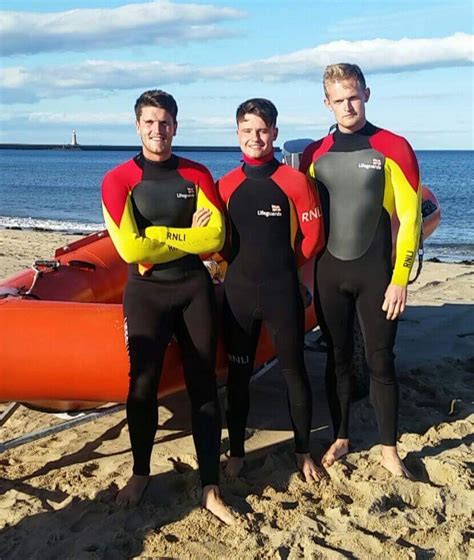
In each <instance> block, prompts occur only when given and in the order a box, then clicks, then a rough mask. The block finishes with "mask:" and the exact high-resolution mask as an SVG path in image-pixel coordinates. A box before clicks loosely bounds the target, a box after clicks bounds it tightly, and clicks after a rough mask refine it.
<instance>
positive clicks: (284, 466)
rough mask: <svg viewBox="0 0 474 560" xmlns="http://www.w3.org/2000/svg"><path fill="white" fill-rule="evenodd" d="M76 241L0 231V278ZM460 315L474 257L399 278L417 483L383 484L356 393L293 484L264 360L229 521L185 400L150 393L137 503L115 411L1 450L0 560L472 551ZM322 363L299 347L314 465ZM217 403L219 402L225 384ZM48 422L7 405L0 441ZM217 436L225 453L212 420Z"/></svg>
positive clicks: (472, 442) (467, 326) (472, 339)
mask: <svg viewBox="0 0 474 560" xmlns="http://www.w3.org/2000/svg"><path fill="white" fill-rule="evenodd" d="M76 238H77V236H70V235H64V234H60V233H47V232H27V231H19V230H0V276H1V277H7V276H9V275H11V274H13V273H15V272H17V271H20V270H21V269H22V268H25V267H27V266H30V265H31V263H32V262H33V261H34V260H35V259H37V258H48V257H51V256H52V254H53V250H54V249H55V248H56V247H59V246H61V245H64V244H67V243H70V242H71V241H72V240H74V239H76ZM473 311H474V266H472V265H469V264H444V263H431V262H428V263H425V265H424V269H423V272H422V275H421V277H420V279H419V280H418V281H417V282H416V283H415V284H413V285H412V286H411V287H410V296H409V307H408V309H407V311H406V313H405V314H404V316H403V320H402V321H401V322H400V325H399V334H398V339H397V346H396V354H397V370H398V376H399V381H400V395H401V398H400V434H401V435H400V439H399V441H400V450H401V453H402V456H403V457H404V458H405V461H406V464H407V466H408V467H409V468H410V470H411V471H412V472H413V474H414V475H415V476H416V477H417V481H415V482H412V481H409V480H406V479H396V478H393V477H391V476H390V475H389V473H388V472H387V471H385V470H384V469H383V468H382V467H381V466H380V464H379V455H380V447H379V445H378V444H377V441H378V436H377V428H376V423H375V417H374V413H373V410H372V407H371V404H370V401H369V398H368V397H366V398H364V399H362V400H359V401H358V402H356V403H355V404H354V405H353V408H352V420H351V431H352V434H353V439H352V443H353V450H352V451H351V453H350V454H349V455H348V456H347V457H346V458H345V459H344V460H343V461H341V462H340V463H338V464H336V465H335V466H334V467H332V468H331V469H329V471H328V475H329V476H328V478H327V479H326V480H324V481H322V482H320V483H314V484H306V483H304V482H303V481H302V480H301V478H300V477H299V475H298V473H297V471H296V468H295V464H294V454H293V451H292V449H293V447H292V433H291V431H290V430H289V429H288V428H289V426H290V422H289V417H288V412H287V403H286V391H285V385H284V382H283V380H282V378H281V376H280V373H279V372H278V368H277V367H275V368H273V369H272V370H270V371H269V372H267V373H266V374H264V375H262V376H260V377H259V378H258V379H257V380H256V381H254V382H253V384H252V389H251V391H252V402H251V412H250V417H249V423H248V428H249V429H248V434H247V435H248V438H247V450H248V454H247V462H246V466H245V469H244V472H243V475H242V476H241V478H240V479H239V480H238V481H234V482H229V481H226V480H225V478H224V476H223V477H222V491H223V494H224V497H225V499H226V500H227V501H228V503H229V504H231V505H232V507H233V508H234V509H235V510H236V511H237V512H238V513H239V521H238V523H237V524H236V525H235V526H233V527H225V526H223V525H222V524H221V523H219V522H218V521H217V520H216V519H215V518H213V516H212V515H210V514H209V513H207V512H206V511H203V510H202V509H201V508H200V507H199V481H198V476H197V471H196V458H195V454H194V447H193V443H192V439H191V436H190V414H189V405H188V400H187V396H186V395H185V394H179V395H175V396H172V397H169V398H166V399H164V400H163V401H162V402H161V403H160V411H159V415H160V427H159V430H158V433H157V436H156V444H155V448H154V453H153V457H152V474H153V476H152V480H151V483H150V485H149V487H148V489H147V492H146V495H145V497H144V499H143V500H142V503H141V504H140V506H139V507H137V508H135V509H132V510H120V509H118V508H117V507H116V505H115V503H114V499H115V496H116V493H117V488H120V487H122V486H123V484H124V483H125V482H126V480H127V479H128V476H129V474H130V471H131V453H130V445H129V440H128V432H127V427H126V420H125V413H124V411H123V410H122V411H119V412H117V413H115V414H113V415H110V416H106V417H103V418H101V419H99V420H96V421H94V422H92V423H89V424H85V425H81V426H79V427H76V428H74V429H71V430H69V431H65V432H62V433H59V434H56V435H53V436H50V437H48V438H45V439H42V440H39V441H37V442H34V443H29V444H27V445H24V446H22V447H19V448H15V449H12V450H9V451H6V452H4V453H3V454H1V455H0V476H1V478H0V560H7V559H8V560H10V559H22V560H23V559H42V560H43V559H55V558H58V559H65V558H72V559H83V558H84V559H85V558H91V559H122V558H123V559H125V558H179V559H188V558H189V559H199V560H201V559H233V560H237V559H239V560H241V559H262V560H263V559H269V560H270V559H288V560H294V559H299V558H304V559H328V560H329V559H330V560H333V559H343V558H357V559H359V558H360V559H378V558H386V559H390V560H393V559H400V560H401V559H407V560H408V559H431V558H434V559H439V560H450V559H452V560H458V559H468V558H472V557H473V556H472V549H471V547H472V538H473V536H474V525H473V523H472V513H473V510H474V492H473V485H474V480H473V476H472V472H471V471H472V466H473V457H474V455H473V447H474V429H473V428H474V405H473V402H472V401H473V399H472V396H473V392H472V387H473V383H472V382H473V376H474V312H473ZM311 336H313V335H311ZM19 343H20V341H19ZM25 347H26V344H25ZM324 361H325V357H324V355H323V354H321V353H318V352H307V353H306V363H307V367H308V371H309V374H310V377H311V381H312V385H313V392H314V415H313V430H312V438H311V442H312V453H313V455H314V456H315V457H316V458H317V459H320V457H321V455H322V453H323V452H324V450H325V449H326V447H327V445H328V443H329V442H330V439H331V436H332V432H331V429H330V422H329V416H328V411H327V405H326V397H325V393H324ZM220 398H221V404H222V405H223V391H220ZM5 407H6V404H0V411H2V410H4V409H5ZM59 421H60V419H58V418H57V416H54V415H48V414H44V413H39V412H35V411H32V410H29V409H27V408H25V407H21V408H20V409H19V410H18V411H17V412H16V413H15V414H14V416H13V417H12V418H10V419H9V420H8V421H7V422H6V423H5V425H4V426H3V427H0V441H6V440H9V439H11V438H14V437H17V436H19V435H21V434H23V433H25V431H30V430H34V429H37V428H39V427H44V426H49V425H53V424H54V423H57V422H59ZM222 438H223V444H222V453H223V454H222V461H223V462H224V460H225V456H224V453H225V451H226V450H227V447H228V440H227V430H226V429H225V428H224V430H223V434H222ZM470 554H471V556H470Z"/></svg>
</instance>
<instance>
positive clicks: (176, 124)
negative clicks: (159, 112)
mask: <svg viewBox="0 0 474 560" xmlns="http://www.w3.org/2000/svg"><path fill="white" fill-rule="evenodd" d="M177 132H178V121H174V131H173V136H176V133H177Z"/></svg>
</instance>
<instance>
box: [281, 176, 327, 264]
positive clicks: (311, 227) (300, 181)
mask: <svg viewBox="0 0 474 560" xmlns="http://www.w3.org/2000/svg"><path fill="white" fill-rule="evenodd" d="M272 178H273V179H274V180H275V181H276V183H277V184H278V185H279V187H280V188H281V189H282V190H283V191H284V192H285V194H286V196H287V197H288V198H289V200H290V201H291V203H292V206H293V209H294V211H293V212H292V213H291V230H292V233H291V239H292V245H293V250H294V251H295V254H296V264H297V266H298V267H300V266H302V265H303V264H304V263H305V262H306V261H308V260H309V259H310V258H311V257H313V256H314V255H315V254H316V253H318V252H319V251H321V249H322V248H323V245H324V228H323V224H322V212H321V204H320V202H319V195H318V192H317V190H316V187H315V186H313V185H312V184H311V181H310V180H309V179H308V177H306V176H305V175H303V173H300V172H298V171H296V170H294V169H292V168H290V167H288V166H286V165H282V166H280V167H279V168H278V170H277V171H276V173H275V174H274V175H273V177H272Z"/></svg>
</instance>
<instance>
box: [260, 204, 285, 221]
mask: <svg viewBox="0 0 474 560" xmlns="http://www.w3.org/2000/svg"><path fill="white" fill-rule="evenodd" d="M281 215H282V213H281V207H280V206H279V205H278V204H272V205H271V209H270V210H257V216H265V218H271V217H273V216H276V217H278V216H281Z"/></svg>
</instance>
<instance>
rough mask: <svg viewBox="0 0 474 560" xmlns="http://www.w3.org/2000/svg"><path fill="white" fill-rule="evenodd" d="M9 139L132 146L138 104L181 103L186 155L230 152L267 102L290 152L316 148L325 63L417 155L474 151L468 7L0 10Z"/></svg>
mask: <svg viewBox="0 0 474 560" xmlns="http://www.w3.org/2000/svg"><path fill="white" fill-rule="evenodd" d="M1 7H2V10H3V11H2V12H1V17H0V33H1V36H2V41H1V43H0V51H1V55H2V65H1V68H0V96H1V103H2V112H1V114H0V142H24V143H65V142H68V141H69V139H70V137H71V131H72V129H75V130H76V131H77V133H78V140H79V142H80V143H82V144H136V143H137V142H138V139H137V137H136V133H135V130H134V126H133V104H134V101H135V99H136V98H137V97H138V95H139V94H140V93H141V92H142V91H144V90H146V89H151V88H155V87H158V88H162V89H165V90H167V91H169V92H170V93H172V94H173V95H174V96H175V97H176V99H177V101H178V104H179V115H178V121H179V129H178V136H177V139H176V143H177V144H192V145H234V144H235V143H236V138H235V124H234V114H235V109H236V107H237V105H238V104H239V103H240V102H241V101H243V100H245V99H248V98H250V97H268V98H269V99H271V100H272V101H274V103H275V104H276V105H277V107H278V110H279V114H280V117H279V128H280V139H279V141H280V143H281V142H283V141H284V140H287V139H290V138H296V137H313V138H317V137H319V136H322V135H324V134H325V133H326V131H327V129H328V127H329V126H330V125H331V124H332V122H333V121H332V118H331V113H329V111H328V110H327V109H326V108H325V107H324V105H323V94H322V86H321V78H322V73H323V70H324V67H325V65H326V64H329V63H334V62H356V63H358V64H359V65H360V66H361V67H362V69H363V70H364V71H365V74H366V78H367V82H368V85H369V86H370V87H371V90H372V97H371V100H370V102H369V105H368V107H367V114H368V117H369V119H370V120H371V121H372V122H373V123H375V124H377V125H379V126H381V127H385V128H389V129H391V130H393V131H395V132H397V133H399V134H402V135H404V136H407V137H408V139H409V140H410V142H411V143H412V145H413V146H414V147H415V149H473V148H474V146H473V126H472V125H473V112H474V111H473V104H474V102H473V77H474V76H473V50H474V42H473V35H472V34H473V29H472V21H473V13H472V12H473V8H472V2H471V1H470V0H452V1H451V2H446V1H445V0H444V1H438V0H410V1H408V0H398V1H390V0H385V1H384V2H382V1H379V0H363V1H362V0H360V1H359V0H352V1H346V0H298V1H291V0H286V1H283V0H273V1H272V0H253V1H248V0H242V1H239V2H237V1H234V0H216V1H214V2H213V1H212V0H206V1H200V0H194V1H193V0H160V1H154V2H145V1H143V0H136V1H133V0H129V1H127V0H121V1H119V0H95V1H93V0H76V1H74V0H71V1H67V2H66V1H62V0H55V1H49V0H29V1H21V0H2V3H1Z"/></svg>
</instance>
